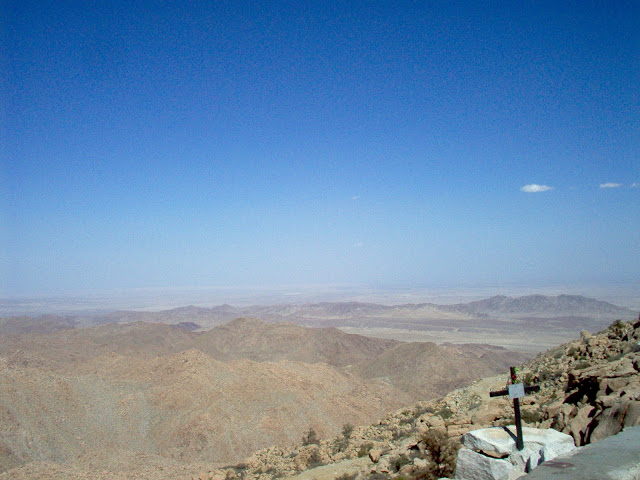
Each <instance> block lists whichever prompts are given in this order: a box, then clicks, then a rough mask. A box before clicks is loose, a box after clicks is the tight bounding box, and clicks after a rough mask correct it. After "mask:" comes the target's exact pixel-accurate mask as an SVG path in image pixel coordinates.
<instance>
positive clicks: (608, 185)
mask: <svg viewBox="0 0 640 480" xmlns="http://www.w3.org/2000/svg"><path fill="white" fill-rule="evenodd" d="M621 186H622V184H621V183H613V182H607V183H601V184H600V188H618V187H621Z"/></svg>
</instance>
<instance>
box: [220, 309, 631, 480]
mask: <svg viewBox="0 0 640 480" xmlns="http://www.w3.org/2000/svg"><path fill="white" fill-rule="evenodd" d="M639 372H640V320H638V321H636V322H632V323H626V322H621V321H616V322H615V323H613V324H612V325H611V326H610V327H609V328H608V329H607V330H604V331H602V332H600V333H597V334H590V333H588V332H586V331H585V332H583V333H582V335H581V338H580V339H579V340H575V341H573V342H569V343H567V344H564V345H561V346H559V347H557V348H554V349H552V350H550V351H548V352H545V353H544V354H541V355H540V356H539V357H538V358H536V359H534V360H533V361H531V362H529V363H526V364H525V365H523V366H522V367H521V368H520V370H519V375H520V378H521V379H523V380H524V382H525V383H529V384H538V385H540V386H541V390H540V392H538V393H535V394H530V395H527V396H526V397H525V398H524V399H523V401H522V418H523V422H524V424H525V425H527V426H532V427H540V428H554V429H557V430H559V431H562V432H564V433H568V434H570V435H572V436H573V437H574V439H575V442H576V444H577V445H584V444H587V443H591V442H597V441H599V440H602V439H603V438H606V437H608V436H610V435H613V434H615V433H617V432H619V431H620V430H621V429H622V428H624V427H626V426H637V425H640V375H639ZM507 377H508V375H506V374H505V375H501V376H498V377H490V378H486V379H483V380H481V381H477V382H474V383H473V384H471V385H470V386H468V387H465V388H463V389H459V390H456V391H453V392H451V393H450V394H448V395H446V396H444V397H442V398H440V399H438V400H434V401H431V402H421V403H418V404H415V405H414V406H413V407H411V408H406V409H403V410H399V411H397V412H395V413H393V414H391V415H388V416H387V417H385V418H384V419H383V420H382V421H380V422H378V423H376V424H374V425H371V426H368V427H358V428H355V429H353V430H351V429H350V428H347V429H345V430H343V434H342V435H340V436H338V437H334V438H332V439H327V440H323V441H319V442H317V443H316V444H311V445H304V444H301V445H299V446H298V447H296V448H293V449H290V450H283V449H280V448H271V449H267V450H263V451H261V452H258V453H256V454H255V455H253V456H252V457H251V458H250V459H248V461H247V462H246V463H245V464H243V465H240V466H238V467H236V468H235V469H229V470H226V471H224V472H221V471H212V472H211V478H214V476H215V475H221V474H225V475H227V477H238V478H240V477H242V478H260V479H265V480H266V479H271V478H275V477H278V476H298V477H299V478H300V479H311V478H317V479H319V480H322V479H325V478H327V479H328V478H335V477H336V476H337V474H340V475H343V476H344V478H347V477H348V478H361V479H364V478H376V479H389V478H396V477H397V478H400V477H402V478H420V479H429V478H439V477H440V476H451V475H452V474H453V470H452V468H451V466H452V465H454V464H455V452H456V450H457V448H458V446H459V438H460V436H461V435H462V434H464V433H466V432H467V431H469V430H475V429H478V428H484V427H489V426H501V425H508V424H512V423H513V408H512V405H511V402H510V401H509V400H508V398H505V397H494V398H491V397H490V396H489V392H490V391H493V390H500V389H502V388H504V386H505V384H506V383H507V380H508V378H507ZM323 464H328V465H329V466H327V467H321V466H320V465H323ZM309 469H311V470H309ZM329 472H331V473H329Z"/></svg>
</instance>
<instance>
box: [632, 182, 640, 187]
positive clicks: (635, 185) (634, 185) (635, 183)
mask: <svg viewBox="0 0 640 480" xmlns="http://www.w3.org/2000/svg"><path fill="white" fill-rule="evenodd" d="M638 187H640V185H638V182H633V183H632V184H631V188H638Z"/></svg>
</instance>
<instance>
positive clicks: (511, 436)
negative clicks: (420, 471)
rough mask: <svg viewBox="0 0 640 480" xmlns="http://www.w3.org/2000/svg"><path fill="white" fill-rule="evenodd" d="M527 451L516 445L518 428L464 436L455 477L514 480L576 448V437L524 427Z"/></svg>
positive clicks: (501, 428)
mask: <svg viewBox="0 0 640 480" xmlns="http://www.w3.org/2000/svg"><path fill="white" fill-rule="evenodd" d="M522 430H523V439H524V443H525V446H524V449H522V450H518V449H517V448H516V444H515V438H516V432H515V427H514V426H510V427H493V428H484V429H481V430H474V431H472V432H468V433H466V434H465V435H463V437H462V442H463V444H464V448H462V449H461V450H460V452H459V454H458V461H457V464H456V478H457V479H460V480H462V479H464V480H475V479H482V480H484V479H491V480H511V479H515V478H518V477H519V476H520V475H523V474H524V473H528V472H530V471H531V470H532V469H534V468H535V467H536V466H538V465H539V464H540V463H542V462H544V461H546V460H550V459H552V458H554V457H556V456H557V455H561V454H564V453H567V452H570V451H571V450H574V449H575V448H576V447H575V445H574V443H573V438H572V437H571V436H569V435H566V434H564V433H560V432H558V431H556V430H550V429H549V430H542V429H536V428H528V427H524V428H523V429H522Z"/></svg>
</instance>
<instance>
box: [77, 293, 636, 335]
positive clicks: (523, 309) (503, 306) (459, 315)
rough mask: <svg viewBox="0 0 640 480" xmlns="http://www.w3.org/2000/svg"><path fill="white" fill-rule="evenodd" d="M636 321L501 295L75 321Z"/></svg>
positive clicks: (565, 303)
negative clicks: (456, 300) (462, 299)
mask: <svg viewBox="0 0 640 480" xmlns="http://www.w3.org/2000/svg"><path fill="white" fill-rule="evenodd" d="M635 316H637V312H633V311H631V310H629V309H628V308H624V307H619V306H616V305H613V304H611V303H607V302H603V301H600V300H595V299H593V298H587V297H583V296H581V295H558V296H547V295H527V296H523V297H506V296H502V295H498V296H494V297H491V298H487V299H485V300H480V301H476V302H469V303H459V304H454V305H437V304H434V303H420V304H413V303H408V304H401V305H393V306H388V305H380V304H375V303H361V302H321V303H305V304H299V305H298V304H286V305H254V306H249V307H234V306H231V305H227V304H225V305H219V306H216V307H213V308H204V307H196V306H193V305H190V306H187V307H180V308H174V309H172V310H163V311H160V312H139V311H118V312H113V313H110V314H108V315H101V316H94V317H84V318H79V319H78V321H79V322H82V323H85V324H99V323H127V322H137V321H143V322H157V323H168V324H178V323H180V322H192V323H195V324H197V325H200V327H201V328H204V329H207V328H211V327H213V326H215V325H221V324H223V323H226V322H228V321H230V320H233V319H235V318H239V317H253V318H258V319H261V320H264V321H267V322H291V323H295V324H298V325H308V326H337V327H340V326H354V327H357V326H368V327H375V326H382V327H393V328H404V329H414V328H420V326H421V325H422V326H424V325H429V324H432V323H436V324H441V323H442V322H443V321H444V322H447V321H452V320H455V321H460V320H503V319H513V318H519V319H531V318H550V317H571V318H574V319H576V318H578V319H580V318H581V319H583V320H586V321H587V323H589V321H591V320H596V321H599V322H601V323H603V325H604V324H605V323H609V321H610V320H614V319H618V318H620V319H630V318H633V317H635Z"/></svg>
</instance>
